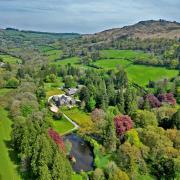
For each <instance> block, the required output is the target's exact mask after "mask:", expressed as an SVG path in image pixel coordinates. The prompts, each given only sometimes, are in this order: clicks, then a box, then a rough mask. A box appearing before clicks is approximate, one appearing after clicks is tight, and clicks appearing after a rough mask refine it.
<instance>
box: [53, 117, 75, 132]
mask: <svg viewBox="0 0 180 180" xmlns="http://www.w3.org/2000/svg"><path fill="white" fill-rule="evenodd" d="M52 124H53V128H54V129H55V131H57V132H58V133H59V134H61V135H63V134H65V133H66V132H68V131H70V130H72V129H73V128H74V125H73V124H71V123H70V122H69V121H68V120H67V119H66V118H65V117H64V116H63V117H62V119H61V120H54V119H52Z"/></svg>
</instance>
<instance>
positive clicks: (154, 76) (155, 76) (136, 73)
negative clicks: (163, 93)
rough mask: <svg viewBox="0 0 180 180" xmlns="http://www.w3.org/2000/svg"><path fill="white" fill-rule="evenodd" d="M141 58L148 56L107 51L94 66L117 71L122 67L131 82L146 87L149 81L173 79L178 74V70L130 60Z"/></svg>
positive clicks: (130, 52) (123, 51)
mask: <svg viewBox="0 0 180 180" xmlns="http://www.w3.org/2000/svg"><path fill="white" fill-rule="evenodd" d="M138 55H139V56H141V57H142V56H143V57H148V56H149V55H148V54H145V53H142V52H136V51H131V50H122V51H121V50H105V51H102V55H101V56H102V57H103V59H100V60H98V61H96V62H95V63H94V64H95V65H97V66H99V67H102V68H103V69H115V68H116V67H118V66H121V67H123V68H124V69H125V71H126V72H127V75H128V78H129V80H131V81H133V82H135V83H137V84H139V85H141V86H146V85H147V83H148V81H149V80H154V81H157V80H160V79H162V78H172V77H174V76H176V75H177V74H178V70H174V69H167V68H165V67H155V66H147V65H138V64H133V62H132V61H131V60H130V59H133V58H136V57H138Z"/></svg>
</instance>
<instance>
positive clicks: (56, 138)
mask: <svg viewBox="0 0 180 180" xmlns="http://www.w3.org/2000/svg"><path fill="white" fill-rule="evenodd" d="M48 134H49V136H50V137H51V138H52V139H53V141H54V142H55V143H56V144H57V145H58V146H59V148H60V149H61V150H63V151H64V152H65V145H64V141H63V138H62V137H61V136H60V135H59V134H58V133H57V132H56V131H54V130H53V129H49V130H48Z"/></svg>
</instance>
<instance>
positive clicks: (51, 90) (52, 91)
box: [44, 77, 64, 97]
mask: <svg viewBox="0 0 180 180" xmlns="http://www.w3.org/2000/svg"><path fill="white" fill-rule="evenodd" d="M63 85H64V83H63V82H62V78H60V77H58V78H57V80H56V82H54V83H45V84H44V89H45V91H46V97H50V96H53V95H57V94H64V91H62V90H60V89H59V88H60V87H61V86H63Z"/></svg>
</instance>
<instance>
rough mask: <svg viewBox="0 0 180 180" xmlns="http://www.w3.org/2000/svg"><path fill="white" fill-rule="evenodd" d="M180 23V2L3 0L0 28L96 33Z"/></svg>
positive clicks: (150, 0) (141, 0)
mask: <svg viewBox="0 0 180 180" xmlns="http://www.w3.org/2000/svg"><path fill="white" fill-rule="evenodd" d="M150 19H154V20H158V19H165V20H170V21H178V22H180V0H0V27H1V28H6V27H13V28H18V29H23V30H36V31H44V32H60V33H62V32H77V33H95V32H99V31H103V30H106V29H110V28H115V27H122V26H125V25H131V24H134V23H137V22H138V21H142V20H150Z"/></svg>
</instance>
